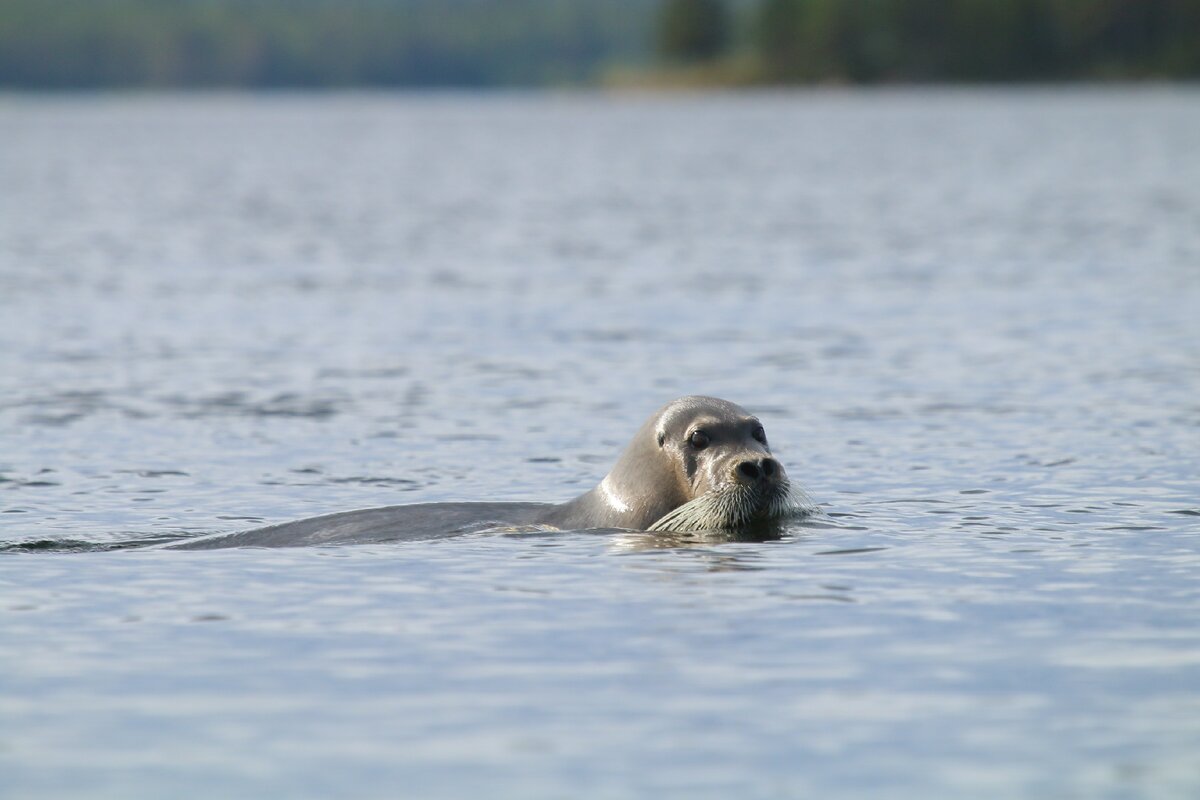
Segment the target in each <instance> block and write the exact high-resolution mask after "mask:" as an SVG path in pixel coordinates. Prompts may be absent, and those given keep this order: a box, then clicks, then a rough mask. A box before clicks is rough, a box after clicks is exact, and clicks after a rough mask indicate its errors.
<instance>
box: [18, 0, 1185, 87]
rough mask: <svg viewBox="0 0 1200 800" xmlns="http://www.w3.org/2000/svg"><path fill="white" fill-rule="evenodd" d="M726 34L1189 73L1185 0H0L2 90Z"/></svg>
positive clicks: (964, 61) (326, 71) (530, 62)
mask: <svg viewBox="0 0 1200 800" xmlns="http://www.w3.org/2000/svg"><path fill="white" fill-rule="evenodd" d="M747 30H749V31H752V33H750V34H748V35H746V36H743V35H742V32H744V31H747ZM735 33H736V38H737V39H738V48H737V49H738V55H739V57H740V58H741V59H742V60H741V61H739V62H738V64H739V65H747V64H748V65H751V68H750V69H744V68H743V67H742V66H739V67H738V69H739V72H738V75H739V76H741V77H739V80H738V82H739V83H744V82H746V80H750V79H753V78H754V75H755V72H754V71H755V70H757V71H758V77H759V79H760V80H762V81H765V82H773V83H804V82H822V81H851V82H888V81H897V82H898V81H1012V80H1072V79H1087V78H1092V79H1095V78H1099V79H1106V78H1143V77H1148V78H1155V77H1164V78H1197V77H1200V0H603V1H602V2H600V1H599V0H597V2H588V1H587V0H0V88H3V87H28V88H98V87H139V86H145V87H156V86H256V87H336V86H504V85H545V84H556V83H585V82H588V81H591V80H594V79H595V77H596V76H597V75H598V74H599V73H601V72H602V71H603V70H605V69H606V68H608V67H612V66H615V65H619V64H631V63H632V64H637V63H639V62H644V61H645V60H646V59H647V58H648V56H649V54H648V51H649V50H651V49H652V46H653V45H654V44H655V43H656V44H657V49H658V52H659V54H660V56H662V57H663V58H664V59H666V60H667V61H670V62H674V64H673V66H677V67H679V68H681V69H692V68H696V69H697V70H698V71H697V72H696V75H697V76H700V77H699V78H698V79H699V80H706V78H704V77H703V76H704V75H708V74H709V73H707V72H705V70H706V69H708V68H710V67H713V66H714V65H720V64H722V63H725V62H726V61H729V59H724V58H723V56H724V54H725V53H726V52H727V51H729V50H730V49H731V47H730V45H731V41H732V39H733V38H735ZM743 40H749V50H748V51H746V50H745V48H743V47H742V45H743ZM717 56H722V58H721V59H716V58H715V57H717ZM713 74H717V73H713Z"/></svg>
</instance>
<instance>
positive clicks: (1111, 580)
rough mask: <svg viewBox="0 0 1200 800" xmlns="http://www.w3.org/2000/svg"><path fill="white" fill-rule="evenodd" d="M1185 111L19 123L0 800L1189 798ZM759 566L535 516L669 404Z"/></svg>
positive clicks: (4, 100) (579, 101) (1191, 279)
mask: <svg viewBox="0 0 1200 800" xmlns="http://www.w3.org/2000/svg"><path fill="white" fill-rule="evenodd" d="M1197 143H1200V92H1198V91H1197V90H1195V89H1167V88H1146V89H1140V90H1097V89H1088V90H1071V91H1065V90H1063V91H1052V90H1032V91H1007V90H994V91H981V92H968V91H885V92H869V93H868V92H863V93H856V92H841V91H828V92H813V93H799V94H761V95H746V96H739V97H735V96H723V95H713V96H678V97H669V96H668V97H656V96H644V97H643V96H612V97H610V96H604V95H571V94H564V95H554V94H550V95H520V94H511V95H509V94H498V95H486V96H477V95H431V96H422V95H387V94H383V95H330V96H303V95H296V96H289V95H264V96H237V95H228V96H223V95H200V96H194V97H191V96H157V95H146V96H139V95H130V96H96V97H88V96H59V97H36V96H14V95H10V96H0V186H2V188H0V511H3V513H2V514H0V542H2V543H3V546H4V547H5V549H6V550H7V551H9V552H5V553H3V554H0V776H2V777H0V796H3V797H5V798H10V797H11V798H31V797H46V798H50V797H53V798H84V797H86V798H122V800H127V799H128V798H159V797H173V798H183V797H223V798H261V797H290V798H309V797H311V798H317V797H378V798H384V797H423V798H461V797H472V796H474V797H491V798H520V799H521V800H531V799H535V800H536V799H540V798H547V799H549V798H563V797H571V798H623V797H678V798H730V797H737V798H792V797H801V796H807V797H822V798H838V797H856V796H863V795H865V794H868V793H870V792H877V793H879V794H880V795H881V796H888V797H914V798H917V797H919V798H934V797H996V798H1029V797H1055V798H1131V797H1155V798H1159V797H1162V798H1175V797H1178V798H1194V797H1197V796H1200V757H1198V755H1197V754H1198V753H1200V491H1198V476H1200V399H1198V398H1200V147H1198V144H1197ZM691 393H705V394H713V395H717V396H721V397H725V398H728V399H730V400H733V401H734V402H737V403H740V404H742V405H744V406H746V407H747V408H748V409H750V410H751V411H753V412H756V413H758V414H759V415H760V416H761V418H762V419H763V421H764V423H765V425H766V429H767V432H768V434H769V435H770V437H771V440H772V443H773V445H774V447H775V450H776V454H777V456H778V457H779V458H780V460H781V461H782V462H783V463H784V464H785V466H786V467H787V470H788V472H789V474H790V475H791V477H792V478H793V479H795V480H797V481H798V482H800V483H801V484H803V485H804V486H805V488H807V490H808V491H809V493H810V494H811V495H812V496H813V498H814V499H815V500H816V501H817V502H818V503H819V504H820V505H821V507H822V509H823V511H824V515H823V516H822V517H820V518H817V519H815V520H812V521H809V522H803V523H801V522H797V523H794V524H792V525H791V526H790V527H789V529H788V531H787V535H786V536H785V537H784V539H783V540H782V541H771V542H758V543H753V542H743V543H720V542H718V541H707V542H706V541H698V542H691V543H689V542H679V541H664V540H661V539H656V538H654V537H651V536H645V535H637V534H632V533H630V534H621V533H611V532H610V533H594V532H593V533H569V532H568V533H558V534H546V533H515V534H473V535H469V536H465V537H460V538H452V539H445V540H440V541H423V542H410V543H400V544H389V545H370V546H348V547H341V548H302V549H295V550H262V549H245V550H228V551H218V552H181V551H169V550H162V549H153V548H150V549H146V548H136V549H123V550H120V549H119V550H111V549H109V548H110V547H111V546H113V545H116V544H118V543H124V542H130V541H145V542H155V541H163V540H167V539H171V538H176V537H179V536H185V535H186V536H193V535H200V534H204V533H213V532H223V531H236V530H241V529H245V528H249V527H254V526H256V525H259V524H263V523H267V522H276V521H283V520H287V519H296V518H300V517H306V516H313V515H316V514H320V513H325V512H329V511H338V510H346V509H352V508H362V507H368V506H377V505H389V504H395V503H405V502H419V501H441V500H539V501H553V502H558V501H562V500H565V499H568V498H570V497H572V496H574V495H575V494H578V493H579V492H581V491H584V490H585V489H587V488H589V487H590V486H592V485H593V484H594V483H595V482H596V481H597V480H598V479H599V478H600V477H601V476H602V475H603V474H604V472H605V471H606V470H607V468H608V466H609V465H610V464H611V463H612V462H613V460H614V459H615V457H616V455H617V454H618V452H619V450H620V449H621V447H622V446H623V445H624V443H625V442H626V441H627V440H628V438H629V436H630V435H631V434H632V433H633V431H634V430H636V428H637V427H638V426H639V425H640V424H641V422H642V420H643V419H644V418H645V417H646V416H648V415H649V414H650V413H652V412H653V411H654V410H655V409H656V408H657V407H658V406H659V405H661V404H662V403H663V402H665V401H667V400H669V399H671V398H673V397H675V396H678V395H683V394H691Z"/></svg>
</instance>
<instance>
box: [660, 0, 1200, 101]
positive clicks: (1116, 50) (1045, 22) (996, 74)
mask: <svg viewBox="0 0 1200 800" xmlns="http://www.w3.org/2000/svg"><path fill="white" fill-rule="evenodd" d="M737 8H741V9H742V10H743V14H744V15H748V16H749V19H748V20H743V22H742V24H741V28H742V29H743V30H746V31H748V34H747V35H746V36H745V37H744V41H743V42H742V43H741V44H740V47H741V49H742V50H743V51H746V52H748V53H749V54H750V55H751V56H752V57H753V58H754V59H755V60H756V63H757V65H758V69H757V73H756V75H757V79H758V80H760V81H762V82H765V83H812V82H830V81H844V82H853V83H877V82H923V81H1032V80H1047V81H1053V80H1078V79H1115V78H1125V79H1138V78H1195V77H1200V0H762V2H760V3H757V4H750V5H749V6H747V5H744V4H742V5H740V6H739V5H738V4H729V3H726V2H723V0H667V2H666V3H665V4H664V6H663V10H662V15H661V18H660V25H659V37H658V47H659V52H660V53H661V54H662V55H663V56H664V57H666V58H668V59H671V60H675V61H684V62H688V61H690V62H699V61H710V60H713V59H716V58H720V57H722V56H724V55H727V54H728V52H729V51H730V50H731V49H734V48H737V47H738V46H739V45H738V42H737V41H736V36H735V34H736V29H737V27H738V19H737V15H736V14H735V13H733V12H734V10H736V9H737ZM714 43H719V45H715V44H714Z"/></svg>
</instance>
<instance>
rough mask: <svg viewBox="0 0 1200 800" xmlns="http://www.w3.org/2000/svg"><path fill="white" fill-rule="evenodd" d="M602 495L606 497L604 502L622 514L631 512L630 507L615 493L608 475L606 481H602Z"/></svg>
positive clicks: (605, 477)
mask: <svg viewBox="0 0 1200 800" xmlns="http://www.w3.org/2000/svg"><path fill="white" fill-rule="evenodd" d="M600 494H602V495H604V502H606V503H608V504H609V506H611V507H612V508H613V509H615V510H617V511H620V512H622V513H624V512H626V511H628V510H629V505H628V504H627V503H626V502H625V501H624V500H622V499H621V498H620V497H618V496H617V493H616V492H614V491H613V488H612V485H610V484H609V482H608V476H607V475H605V476H604V480H602V481H600Z"/></svg>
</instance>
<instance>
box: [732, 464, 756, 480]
mask: <svg viewBox="0 0 1200 800" xmlns="http://www.w3.org/2000/svg"><path fill="white" fill-rule="evenodd" d="M737 471H738V473H739V474H740V475H741V476H742V477H743V478H746V479H747V480H752V481H756V480H758V476H759V471H758V465H757V464H755V463H754V462H753V461H743V462H742V463H740V464H738V467H737Z"/></svg>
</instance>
